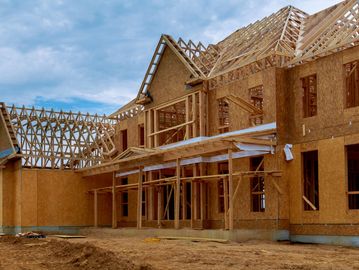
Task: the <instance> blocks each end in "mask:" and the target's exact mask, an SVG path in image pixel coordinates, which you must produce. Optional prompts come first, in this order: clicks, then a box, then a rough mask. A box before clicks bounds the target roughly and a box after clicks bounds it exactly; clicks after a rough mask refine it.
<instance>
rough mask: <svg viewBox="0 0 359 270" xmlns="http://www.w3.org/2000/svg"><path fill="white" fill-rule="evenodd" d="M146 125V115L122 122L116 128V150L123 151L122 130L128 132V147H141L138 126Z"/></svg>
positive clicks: (142, 114)
mask: <svg viewBox="0 0 359 270" xmlns="http://www.w3.org/2000/svg"><path fill="white" fill-rule="evenodd" d="M143 123H144V113H141V114H139V115H136V116H134V117H132V118H128V119H124V120H121V122H120V124H119V125H117V126H116V135H115V145H116V149H119V151H120V152H121V151H122V139H121V130H127V145H128V147H132V146H134V147H138V146H139V132H138V126H139V125H141V124H143Z"/></svg>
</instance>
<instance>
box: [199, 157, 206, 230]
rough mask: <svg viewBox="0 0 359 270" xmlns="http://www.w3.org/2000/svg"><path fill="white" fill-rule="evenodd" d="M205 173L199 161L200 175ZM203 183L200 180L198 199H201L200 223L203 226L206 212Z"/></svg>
mask: <svg viewBox="0 0 359 270" xmlns="http://www.w3.org/2000/svg"><path fill="white" fill-rule="evenodd" d="M204 174H205V171H204V164H203V163H201V164H200V176H203V175H204ZM205 187H206V186H205V183H203V181H201V183H200V192H201V196H200V199H201V202H200V206H201V223H202V226H203V222H204V220H205V218H206V217H205V214H206V191H205Z"/></svg>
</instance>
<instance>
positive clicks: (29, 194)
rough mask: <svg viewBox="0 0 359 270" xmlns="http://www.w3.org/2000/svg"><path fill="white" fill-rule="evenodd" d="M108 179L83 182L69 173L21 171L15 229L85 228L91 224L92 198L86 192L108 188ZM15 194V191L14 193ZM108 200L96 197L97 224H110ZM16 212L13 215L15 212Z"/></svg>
mask: <svg viewBox="0 0 359 270" xmlns="http://www.w3.org/2000/svg"><path fill="white" fill-rule="evenodd" d="M110 180H111V179H101V178H100V179H83V178H82V177H81V175H80V174H77V173H75V172H73V171H61V170H35V169H23V172H22V179H21V180H20V181H19V182H20V183H19V186H21V189H20V188H18V190H19V191H18V192H19V195H18V196H17V197H15V205H16V204H18V203H20V204H21V208H20V209H21V211H20V214H21V218H20V219H19V218H18V219H16V218H15V222H14V224H13V225H17V226H88V225H92V224H93V214H94V208H93V195H92V194H90V193H88V190H90V189H91V188H94V187H99V186H107V185H110ZM15 193H16V190H15ZM110 203H111V197H110V196H108V195H107V196H105V195H100V196H99V222H100V224H101V225H108V224H110V223H111V217H110V216H109V211H108V209H109V207H111V205H110ZM15 212H16V211H15Z"/></svg>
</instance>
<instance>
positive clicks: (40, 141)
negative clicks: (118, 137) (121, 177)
mask: <svg viewBox="0 0 359 270" xmlns="http://www.w3.org/2000/svg"><path fill="white" fill-rule="evenodd" d="M7 109H8V112H9V119H10V121H11V124H12V126H13V128H14V132H15V135H16V138H17V141H18V143H19V147H20V150H21V153H20V155H21V157H22V165H23V166H25V167H32V168H34V167H40V168H52V169H56V168H70V169H75V168H82V167H86V166H94V165H97V164H101V163H102V162H105V161H106V160H109V159H110V158H111V157H112V156H113V155H114V154H116V147H115V144H114V141H113V136H114V134H115V123H116V122H115V121H114V120H111V119H108V118H107V117H106V116H99V115H89V114H81V113H73V112H71V111H70V112H62V111H60V112H55V111H54V110H50V111H49V110H45V109H41V110H37V109H35V108H25V107H21V108H19V107H15V106H12V107H8V108H7Z"/></svg>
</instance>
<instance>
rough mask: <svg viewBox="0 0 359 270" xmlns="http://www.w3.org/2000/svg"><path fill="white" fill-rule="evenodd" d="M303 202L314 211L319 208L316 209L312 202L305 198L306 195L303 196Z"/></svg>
mask: <svg viewBox="0 0 359 270" xmlns="http://www.w3.org/2000/svg"><path fill="white" fill-rule="evenodd" d="M303 200H304V201H305V202H306V203H307V204H308V205H309V206H310V207H311V208H312V209H313V210H314V211H316V210H317V208H316V207H315V205H314V204H312V202H311V201H310V200H309V199H308V198H307V197H305V196H304V195H303Z"/></svg>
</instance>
